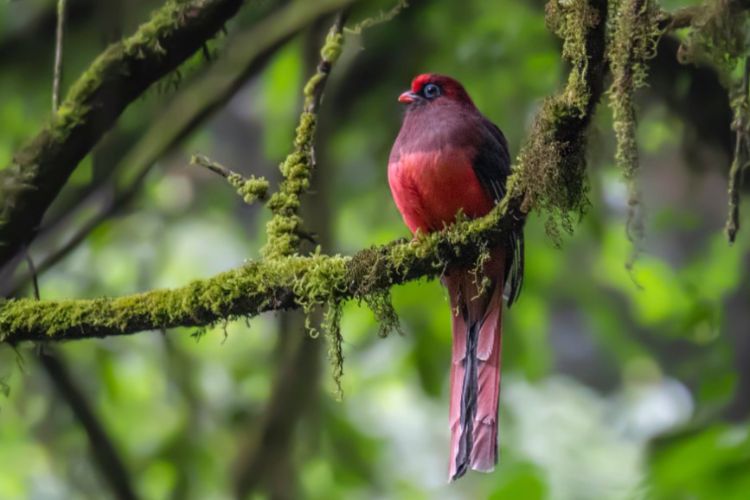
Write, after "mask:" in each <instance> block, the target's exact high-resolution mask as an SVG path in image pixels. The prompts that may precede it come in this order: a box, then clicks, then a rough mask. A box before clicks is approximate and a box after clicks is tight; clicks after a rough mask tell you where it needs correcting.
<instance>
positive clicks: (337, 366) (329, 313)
mask: <svg viewBox="0 0 750 500" xmlns="http://www.w3.org/2000/svg"><path fill="white" fill-rule="evenodd" d="M322 327H323V332H324V333H325V337H326V340H327V341H328V359H329V360H330V362H331V370H332V374H333V382H334V383H335V384H336V398H337V399H338V400H341V399H342V398H343V397H344V389H343V388H342V386H341V379H342V378H343V376H344V349H343V341H344V338H343V336H342V335H341V303H339V302H334V303H331V304H329V305H328V309H326V312H325V314H324V315H323V326H322Z"/></svg>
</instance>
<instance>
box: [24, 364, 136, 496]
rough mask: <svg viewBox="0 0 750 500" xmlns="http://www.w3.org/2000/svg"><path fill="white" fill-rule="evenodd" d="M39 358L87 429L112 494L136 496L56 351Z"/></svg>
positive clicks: (95, 460)
mask: <svg viewBox="0 0 750 500" xmlns="http://www.w3.org/2000/svg"><path fill="white" fill-rule="evenodd" d="M38 358H39V362H40V363H41V365H42V367H43V368H44V371H45V372H47V375H48V376H49V380H50V382H51V383H52V385H54V387H55V389H56V390H57V392H58V393H59V394H60V396H61V397H62V398H63V399H64V400H65V401H66V402H67V403H68V405H69V407H70V409H71V410H72V412H73V414H74V415H75V417H76V419H77V420H78V421H79V422H80V423H81V426H82V427H83V429H84V431H85V432H86V435H87V437H88V440H89V449H90V451H91V455H92V462H93V465H94V467H95V468H97V469H98V470H99V472H100V473H101V475H102V477H104V479H105V480H106V481H107V484H109V487H110V488H111V490H112V493H113V494H114V496H115V498H118V499H122V500H130V499H136V498H138V496H137V495H136V493H135V491H134V490H133V488H132V486H131V484H132V482H131V479H130V475H129V474H128V471H127V469H126V468H125V464H124V463H123V462H122V459H121V458H120V455H119V454H118V452H117V449H116V447H115V445H114V443H113V442H112V440H111V439H110V437H109V436H108V435H107V432H106V430H105V429H104V426H103V425H102V423H101V422H100V420H99V418H98V417H97V416H96V414H95V413H94V410H93V409H92V408H91V405H89V402H88V401H87V400H86V397H85V395H84V394H83V392H81V390H80V389H79V388H78V386H77V385H76V384H75V382H74V380H73V377H72V376H71V374H70V372H69V370H68V368H67V367H66V366H65V363H64V362H63V360H62V359H61V358H60V357H59V354H57V355H55V354H51V353H50V352H40V354H39V356H38Z"/></svg>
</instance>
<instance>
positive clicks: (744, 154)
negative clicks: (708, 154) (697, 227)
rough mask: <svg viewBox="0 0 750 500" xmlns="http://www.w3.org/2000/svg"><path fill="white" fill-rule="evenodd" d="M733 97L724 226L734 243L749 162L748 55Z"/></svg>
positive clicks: (749, 106)
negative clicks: (735, 94) (727, 211)
mask: <svg viewBox="0 0 750 500" xmlns="http://www.w3.org/2000/svg"><path fill="white" fill-rule="evenodd" d="M735 99H737V101H739V102H738V103H737V104H736V106H737V111H736V112H735V117H734V120H733V122H732V128H733V129H734V131H735V139H734V158H733V159H732V166H731V167H730V169H729V214H728V216H727V223H726V228H725V230H726V234H727V239H728V240H729V243H730V244H731V243H734V241H735V239H736V238H737V232H738V231H739V229H740V187H741V186H742V178H743V174H744V172H745V169H746V168H747V166H748V164H749V163H750V135H749V134H750V130H748V128H750V123H748V115H749V114H750V57H746V58H745V69H744V73H743V77H742V85H741V87H740V92H739V95H737V97H735Z"/></svg>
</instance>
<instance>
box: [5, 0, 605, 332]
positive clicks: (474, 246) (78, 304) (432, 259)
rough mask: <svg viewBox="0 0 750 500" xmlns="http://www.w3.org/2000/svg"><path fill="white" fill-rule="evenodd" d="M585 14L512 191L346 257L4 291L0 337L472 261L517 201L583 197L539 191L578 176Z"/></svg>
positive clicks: (237, 311)
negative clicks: (71, 295) (571, 58)
mask: <svg viewBox="0 0 750 500" xmlns="http://www.w3.org/2000/svg"><path fill="white" fill-rule="evenodd" d="M566 5H567V4H566ZM584 14H585V15H586V16H587V17H586V19H587V22H586V24H585V28H584V30H583V35H584V36H583V37H582V39H581V40H580V43H581V46H582V50H584V51H585V52H584V54H583V55H582V57H581V58H580V60H578V61H577V63H576V64H574V67H573V69H572V71H574V72H576V78H572V79H571V80H569V84H568V88H566V89H565V91H564V92H563V93H561V94H560V95H558V96H555V97H553V98H551V99H549V100H548V101H547V102H546V104H545V106H543V107H542V110H541V111H540V115H539V116H538V118H537V121H536V124H535V126H534V128H533V130H532V132H531V135H530V137H529V140H528V142H527V144H526V146H525V147H524V149H523V151H522V152H521V154H520V155H519V165H518V167H517V169H516V170H515V171H514V174H513V177H512V178H511V179H509V184H510V189H509V190H508V193H509V194H508V195H507V196H506V199H505V200H504V201H503V203H501V204H500V205H498V207H496V208H495V210H494V211H493V212H492V213H491V214H489V215H488V216H486V217H484V218H481V219H477V220H474V221H463V222H460V223H457V224H455V225H453V226H451V227H450V228H447V229H446V230H444V231H441V232H439V233H433V234H430V235H427V236H422V237H419V238H418V239H416V240H415V241H412V242H405V241H397V242H393V243H391V244H388V245H384V246H381V247H373V248H370V249H365V250H362V251H360V252H358V253H356V254H355V255H353V256H351V257H342V256H327V255H321V254H313V255H310V256H305V257H303V256H299V255H291V256H285V257H276V258H272V259H266V260H261V261H257V262H250V263H248V264H246V265H244V266H242V267H239V268H236V269H233V270H231V271H228V272H225V273H221V274H219V275H217V276H214V277H212V278H208V279H204V280H198V281H194V282H192V283H190V284H188V285H186V286H184V287H181V288H176V289H171V290H154V291H149V292H145V293H140V294H136V295H130V296H124V297H119V298H98V299H92V300H62V301H40V302H37V301H32V300H27V299H21V300H11V301H6V302H4V303H0V340H3V341H14V342H18V341H22V340H38V339H49V340H62V339H79V338H89V337H102V336H108V335H124V334H130V333H135V332H138V331H143V330H154V329H160V328H173V327H178V326H206V325H210V324H212V323H215V322H217V321H220V320H224V319H226V318H236V317H240V316H245V317H247V316H254V315H257V314H260V313H262V312H264V311H270V310H281V309H290V308H299V307H301V308H303V309H306V310H309V308H310V306H311V305H315V304H322V303H330V302H331V301H335V302H339V301H341V300H347V299H362V298H367V297H368V296H370V295H371V294H376V293H378V292H382V291H384V290H388V289H389V288H390V287H392V286H394V285H397V284H401V283H404V282H406V281H412V280H417V279H420V278H433V277H436V276H438V275H439V274H440V273H441V272H442V270H443V269H444V267H445V266H446V265H447V264H448V263H457V262H463V263H473V261H474V260H475V259H476V258H477V256H478V253H479V250H478V249H480V248H484V247H485V246H486V245H487V244H488V243H490V244H495V243H500V242H502V241H503V238H504V237H505V236H506V235H507V234H509V231H515V230H518V229H519V226H520V225H521V224H522V220H521V218H520V217H519V214H518V211H519V210H520V211H522V212H528V211H529V210H531V209H539V208H548V207H552V208H553V209H554V208H555V207H557V210H567V209H569V205H572V206H576V205H578V204H580V203H581V202H580V201H576V200H571V198H570V193H571V192H572V191H570V190H569V189H567V188H563V194H562V195H559V194H558V195H557V196H558V198H555V197H550V198H549V199H547V200H545V199H544V198H543V197H544V196H545V194H546V193H552V192H557V193H560V187H559V186H557V185H556V183H559V182H561V179H563V180H565V179H567V178H569V177H572V178H573V181H572V182H580V180H579V179H577V178H576V176H577V175H578V174H579V170H580V169H581V168H582V167H581V166H580V165H579V164H578V163H576V162H577V161H583V157H584V154H583V153H584V150H585V133H586V130H587V128H588V125H589V122H590V121H591V116H592V114H593V111H594V108H595V105H596V103H597V102H598V100H599V98H600V96H601V92H602V86H603V78H604V68H605V64H604V45H605V34H604V26H605V24H606V2H605V1H604V0H589V2H588V3H587V4H586V9H585V12H583V13H582V14H581V15H584ZM570 15H571V16H573V15H575V13H571V14H570ZM571 82H572V83H571ZM551 153H555V154H551ZM542 167H543V168H544V170H543V171H542V172H541V174H540V173H539V172H540V171H539V170H538V169H539V168H542ZM550 171H557V173H556V174H555V175H551V174H550V173H549V172H550Z"/></svg>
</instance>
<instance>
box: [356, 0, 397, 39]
mask: <svg viewBox="0 0 750 500" xmlns="http://www.w3.org/2000/svg"><path fill="white" fill-rule="evenodd" d="M408 6H409V3H408V2H407V0H398V2H397V3H396V4H395V5H394V6H393V7H391V10H389V11H388V12H384V11H380V12H379V13H378V14H377V15H375V16H372V17H368V18H367V19H364V20H362V21H360V22H358V23H357V24H355V25H354V26H353V27H351V28H347V29H346V32H347V33H351V34H353V35H361V34H362V32H363V31H365V30H366V29H368V28H371V27H373V26H377V25H378V24H382V23H386V22H388V21H390V20H392V19H393V18H395V17H396V16H397V15H399V14H400V13H401V11H402V10H404V9H405V8H407V7H408Z"/></svg>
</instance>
